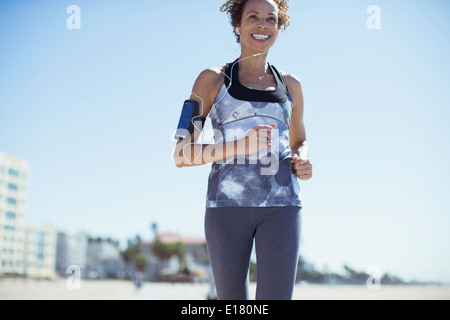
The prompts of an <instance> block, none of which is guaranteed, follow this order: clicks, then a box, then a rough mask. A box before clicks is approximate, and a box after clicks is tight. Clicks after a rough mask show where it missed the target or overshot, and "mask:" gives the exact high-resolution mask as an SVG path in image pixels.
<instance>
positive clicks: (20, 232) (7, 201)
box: [0, 153, 29, 274]
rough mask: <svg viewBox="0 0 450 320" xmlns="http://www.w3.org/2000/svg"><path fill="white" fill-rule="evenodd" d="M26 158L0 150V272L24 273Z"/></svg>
mask: <svg viewBox="0 0 450 320" xmlns="http://www.w3.org/2000/svg"><path fill="white" fill-rule="evenodd" d="M28 181H29V176H28V164H27V163H26V161H23V160H20V159H16V158H13V157H10V156H8V155H6V154H4V153H0V260H1V262H0V274H5V273H6V274H24V270H25V257H24V250H25V230H26V221H25V213H26V205H27V187H28Z"/></svg>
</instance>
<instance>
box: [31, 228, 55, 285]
mask: <svg viewBox="0 0 450 320" xmlns="http://www.w3.org/2000/svg"><path fill="white" fill-rule="evenodd" d="M56 233H57V232H56V229H54V228H52V227H46V226H35V225H27V227H26V230H25V250H24V258H25V262H26V263H25V270H24V274H25V275H26V276H28V277H33V278H50V279H51V278H54V277H55V276H56V272H55V266H56Z"/></svg>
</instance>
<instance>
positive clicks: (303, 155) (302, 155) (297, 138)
mask: <svg viewBox="0 0 450 320" xmlns="http://www.w3.org/2000/svg"><path fill="white" fill-rule="evenodd" d="M284 77H285V79H286V83H287V86H288V89H289V92H290V94H291V97H292V101H293V104H294V106H293V108H292V116H291V123H290V129H289V141H290V147H291V150H292V156H293V157H292V163H293V168H294V170H295V172H296V174H297V177H298V178H300V179H302V180H308V179H310V178H311V177H312V164H311V163H310V162H309V147H308V143H307V141H306V129H305V124H304V121H303V109H304V99H303V91H302V86H301V83H300V80H299V79H298V78H297V77H295V76H294V75H291V74H285V75H284Z"/></svg>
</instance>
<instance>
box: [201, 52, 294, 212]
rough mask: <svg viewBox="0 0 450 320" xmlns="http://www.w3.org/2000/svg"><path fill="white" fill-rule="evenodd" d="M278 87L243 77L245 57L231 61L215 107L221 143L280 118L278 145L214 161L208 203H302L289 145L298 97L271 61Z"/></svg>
mask: <svg viewBox="0 0 450 320" xmlns="http://www.w3.org/2000/svg"><path fill="white" fill-rule="evenodd" d="M268 66H269V68H270V70H271V72H272V73H273V75H274V77H275V80H276V85H277V87H276V89H275V90H256V89H251V88H248V87H245V86H244V85H242V84H241V83H240V82H239V77H238V73H239V63H238V60H236V61H235V62H233V63H230V64H227V66H226V68H225V74H226V76H225V81H224V84H223V85H222V87H221V89H220V91H219V94H218V95H217V97H216V100H215V102H214V104H213V106H212V108H211V111H210V113H209V117H210V118H211V123H212V127H213V130H214V140H215V142H216V143H224V142H228V141H234V140H239V139H241V138H244V137H245V136H246V135H247V133H248V132H249V131H250V130H251V129H252V128H253V127H254V126H256V125H269V124H273V123H275V124H276V125H277V127H276V129H274V130H273V131H272V133H273V136H272V147H271V149H269V150H263V151H259V152H257V153H255V154H252V155H248V156H241V157H234V158H228V159H225V160H222V161H216V162H214V163H212V166H211V172H210V174H209V179H208V190H207V197H206V207H207V208H216V207H273V206H300V207H301V206H302V204H301V195H300V186H299V182H298V179H297V176H296V175H295V173H294V171H293V169H292V164H291V159H292V154H291V149H290V146H289V125H290V120H291V112H292V107H293V104H292V99H291V97H290V95H289V92H288V89H287V86H286V82H285V80H284V78H283V76H282V75H281V74H280V73H279V72H278V70H277V69H276V68H275V67H274V66H271V65H270V64H268Z"/></svg>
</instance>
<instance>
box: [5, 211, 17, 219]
mask: <svg viewBox="0 0 450 320" xmlns="http://www.w3.org/2000/svg"><path fill="white" fill-rule="evenodd" d="M6 219H10V220H14V219H16V214H15V213H14V212H12V211H6Z"/></svg>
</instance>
